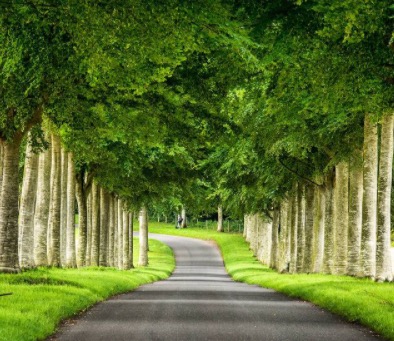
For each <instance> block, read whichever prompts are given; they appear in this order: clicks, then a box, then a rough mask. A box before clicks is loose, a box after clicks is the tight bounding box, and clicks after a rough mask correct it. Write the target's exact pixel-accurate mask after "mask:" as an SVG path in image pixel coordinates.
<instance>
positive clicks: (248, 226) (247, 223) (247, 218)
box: [244, 214, 252, 243]
mask: <svg viewBox="0 0 394 341" xmlns="http://www.w3.org/2000/svg"><path fill="white" fill-rule="evenodd" d="M251 231H252V215H251V214H245V215H244V237H245V240H246V241H247V242H249V243H250V241H251Z"/></svg>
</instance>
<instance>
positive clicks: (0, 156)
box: [0, 140, 4, 204]
mask: <svg viewBox="0 0 394 341" xmlns="http://www.w3.org/2000/svg"><path fill="white" fill-rule="evenodd" d="M3 160H4V146H3V141H2V140H0V191H1V186H2V183H3ZM0 204H1V196H0Z"/></svg>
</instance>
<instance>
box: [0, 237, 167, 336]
mask: <svg viewBox="0 0 394 341" xmlns="http://www.w3.org/2000/svg"><path fill="white" fill-rule="evenodd" d="M149 247H150V250H151V251H150V252H149V257H150V258H149V261H150V263H149V266H148V267H146V268H135V269H132V270H129V271H120V270H117V269H115V268H100V267H89V268H85V269H79V270H77V269H55V268H40V269H37V270H31V271H26V272H23V273H20V274H1V275H0V294H2V293H12V295H10V296H0V340H2V341H3V340H4V341H18V340H21V341H22V340H23V341H27V340H43V339H45V338H46V337H48V336H49V335H51V334H52V333H53V332H54V331H55V330H56V327H57V326H58V325H59V323H60V322H61V321H62V320H64V319H66V318H69V317H72V316H73V315H75V314H77V313H79V312H81V311H84V310H86V309H87V308H89V307H91V306H92V305H94V304H95V303H97V302H99V301H103V300H105V299H106V298H108V297H110V296H113V295H116V294H119V293H124V292H128V291H131V290H133V289H135V288H137V287H139V286H140V285H142V284H146V283H150V282H154V281H157V280H161V279H165V278H167V277H168V276H169V275H170V274H171V272H172V271H173V269H174V266H175V262H174V257H173V254H172V251H171V249H170V248H169V247H167V246H166V245H164V244H162V243H160V242H158V241H154V240H153V241H150V242H149ZM137 257H138V240H135V242H134V264H137V259H138V258H137Z"/></svg>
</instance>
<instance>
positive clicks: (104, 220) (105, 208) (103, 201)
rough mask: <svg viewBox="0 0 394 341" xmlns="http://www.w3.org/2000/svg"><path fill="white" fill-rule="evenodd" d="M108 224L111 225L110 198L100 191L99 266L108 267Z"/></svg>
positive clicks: (103, 191) (102, 190)
mask: <svg viewBox="0 0 394 341" xmlns="http://www.w3.org/2000/svg"><path fill="white" fill-rule="evenodd" d="M108 224H109V198H108V193H107V192H106V191H105V190H104V189H103V188H101V189H100V241H99V242H100V253H99V265H100V266H107V265H108V258H107V257H108Z"/></svg>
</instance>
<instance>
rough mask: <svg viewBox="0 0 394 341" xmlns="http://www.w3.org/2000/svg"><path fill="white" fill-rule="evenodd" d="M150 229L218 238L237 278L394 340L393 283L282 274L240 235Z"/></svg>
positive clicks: (154, 225)
mask: <svg viewBox="0 0 394 341" xmlns="http://www.w3.org/2000/svg"><path fill="white" fill-rule="evenodd" d="M149 230H150V232H152V233H163V234H171V235H178V236H185V237H192V238H200V239H205V240H214V241H216V243H217V244H218V245H219V247H220V249H221V252H222V255H223V259H224V262H225V265H226V269H227V271H228V273H229V274H230V275H231V276H232V277H233V278H234V279H235V280H236V281H240V282H245V283H249V284H256V285H260V286H262V287H265V288H272V289H274V290H276V291H279V292H282V293H284V294H286V295H288V296H291V297H295V298H299V299H302V300H306V301H309V302H313V303H314V304H316V305H318V306H320V307H322V308H325V309H327V310H329V311H332V312H334V313H336V314H338V315H341V316H343V317H344V318H346V319H347V320H348V321H352V322H357V323H360V324H362V325H364V326H367V327H368V328H370V329H372V330H374V331H375V332H377V333H379V334H380V335H382V336H384V337H385V338H388V339H390V340H394V284H393V283H375V282H372V281H370V280H368V279H358V278H353V277H349V276H333V275H321V274H310V275H307V274H297V275H290V274H278V273H277V272H275V271H273V270H271V269H269V268H268V267H266V266H264V265H262V264H261V263H260V262H259V261H257V260H256V258H255V257H254V256H253V255H252V252H251V251H250V250H249V246H248V244H247V243H246V242H245V240H244V239H243V238H242V236H241V235H239V234H227V233H218V232H215V231H209V230H205V229H195V228H187V229H180V230H177V229H175V228H174V226H172V225H168V224H167V225H166V224H159V223H150V227H149Z"/></svg>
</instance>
